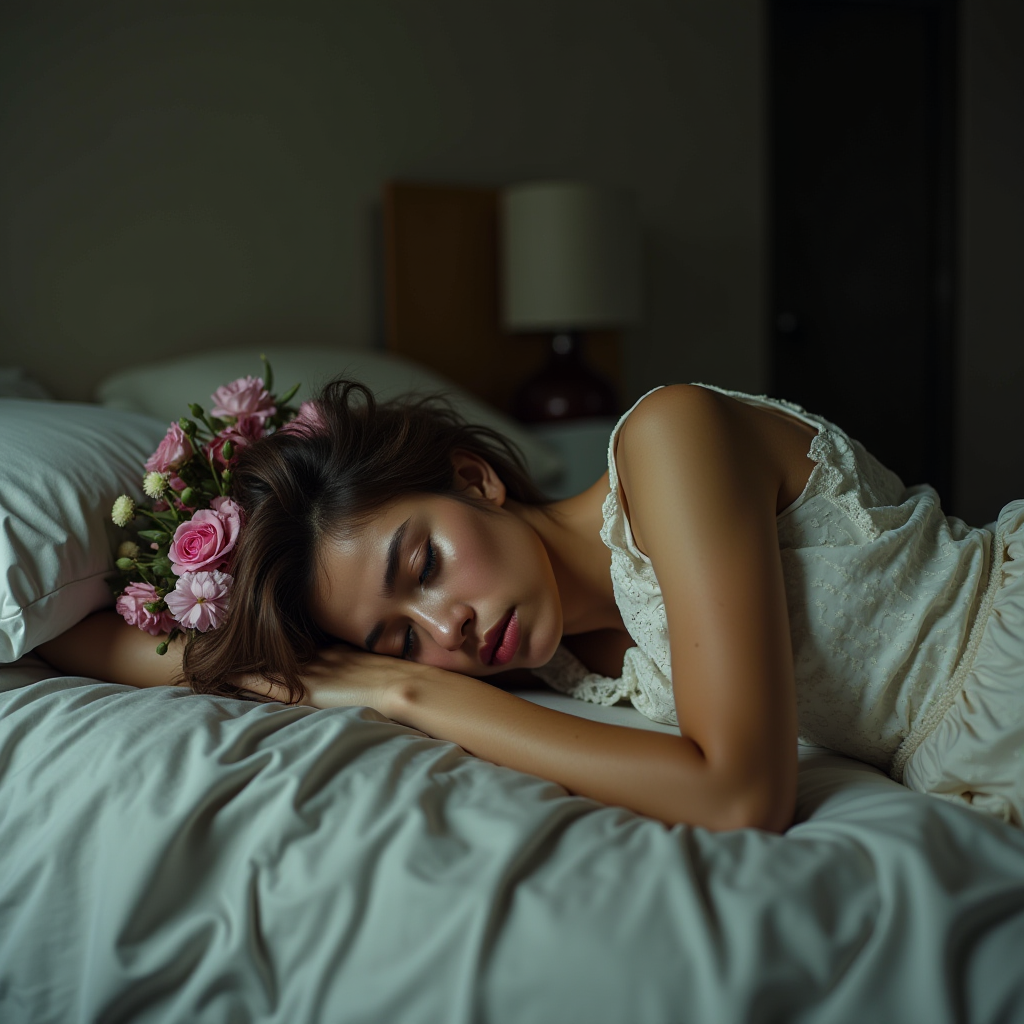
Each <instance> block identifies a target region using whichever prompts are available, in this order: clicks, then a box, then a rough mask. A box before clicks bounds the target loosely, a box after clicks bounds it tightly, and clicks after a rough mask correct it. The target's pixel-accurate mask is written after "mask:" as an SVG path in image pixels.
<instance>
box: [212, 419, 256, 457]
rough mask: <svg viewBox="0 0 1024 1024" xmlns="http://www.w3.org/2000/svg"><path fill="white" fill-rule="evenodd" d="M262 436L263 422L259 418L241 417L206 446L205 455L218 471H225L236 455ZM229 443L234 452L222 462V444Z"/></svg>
mask: <svg viewBox="0 0 1024 1024" xmlns="http://www.w3.org/2000/svg"><path fill="white" fill-rule="evenodd" d="M262 436H263V420H261V419H260V417H259V416H243V417H241V419H239V421H238V422H237V423H235V424H234V425H233V426H230V427H225V429H224V430H222V431H221V432H220V433H219V434H218V435H217V436H216V437H215V438H214V439H213V440H212V441H211V442H210V443H209V444H208V445H207V446H206V454H207V456H209V458H211V459H212V460H213V461H214V463H216V465H217V466H218V467H219V468H220V469H227V468H228V466H229V465H231V464H232V463H233V462H234V461H235V459H236V458H237V457H238V453H239V452H240V451H241V450H242V449H243V448H246V447H248V446H249V445H250V444H252V442H253V441H258V440H259V439H260V438H261V437H262ZM225 441H230V442H231V444H232V446H233V447H234V449H235V451H234V454H233V455H232V456H231V458H230V459H229V460H227V461H225V460H224V456H223V454H222V451H223V448H224V442H225Z"/></svg>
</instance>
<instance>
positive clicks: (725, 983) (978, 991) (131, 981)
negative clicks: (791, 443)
mask: <svg viewBox="0 0 1024 1024" xmlns="http://www.w3.org/2000/svg"><path fill="white" fill-rule="evenodd" d="M40 674H45V673H39V672H38V671H37V672H36V673H35V674H34V675H33V674H32V671H31V669H25V668H20V669H19V668H17V667H15V668H10V669H6V670H4V672H3V673H0V690H2V691H3V692H0V1021H3V1022H4V1024H21V1022H33V1024H37V1022H50V1021H52V1022H55V1024H56V1022H60V1024H70V1022H83V1024H84V1022H93V1021H104V1022H115V1021H154V1022H156V1021H159V1022H178V1021H180V1022H182V1024H195V1022H205V1021H210V1022H216V1024H224V1022H233V1021H239V1022H242V1021H275V1022H276V1021H279V1022H281V1024H303V1022H319V1021H324V1022H352V1024H355V1022H367V1024H371V1022H373V1024H378V1022H380V1024H404V1022H424V1024H462V1022H465V1024H470V1022H495V1024H499V1022H500V1024H506V1022H507V1024H513V1022H514V1024H548V1022H550V1024H574V1022H579V1024H603V1022H608V1024H646V1022H652V1024H654V1022H658V1024H667V1022H673V1024H678V1022H686V1021H693V1022H700V1024H709V1022H710V1024H714V1022H731V1021H737V1022H739V1021H742V1022H756V1021H787V1022H789V1021H807V1022H812V1021H815V1022H816V1021H821V1022H826V1021H828V1022H833V1021H879V1022H886V1021H903V1022H917V1021H921V1022H928V1024H943V1022H947V1021H948V1022H953V1021H971V1022H992V1024H996V1022H1000V1024H1005V1022H1009V1021H1024V835H1022V834H1021V833H1019V832H1016V831H1014V830H1013V829H1011V828H1010V827H1009V826H1006V825H1003V824H1001V823H999V822H996V821H994V820H989V819H987V818H985V817H983V816H982V815H980V814H976V813H975V812H972V811H971V810H970V809H967V808H963V807H959V806H954V805H952V804H947V803H944V802H942V801H940V800H938V799H936V798H933V797H927V796H922V795H919V794H915V793H912V792H910V791H909V790H906V789H904V788H903V787H901V786H898V785H897V784H895V783H894V782H892V781H890V780H889V779H887V778H885V777H884V776H883V775H882V774H881V773H879V772H877V771H875V770H874V769H872V768H868V767H866V766H863V765H860V764H858V763H857V762H854V761H850V760H849V759H846V758H842V757H838V756H836V755H832V754H828V753H827V752H823V751H820V750H804V751H803V752H802V760H801V771H800V795H799V812H798V823H797V824H796V825H794V826H793V827H792V828H791V829H790V830H789V832H788V833H787V834H786V835H784V836H776V835H771V834H766V833H763V832H759V831H756V830H752V829H749V830H742V831H737V832H732V833H719V834H714V833H710V832H707V831H705V830H703V829H699V828H691V827H686V826H678V827H675V828H667V827H665V826H664V825H662V824H660V823H658V822H655V821H652V820H649V819H646V818H643V817H641V816H639V815H636V814H633V813H631V812H629V811H626V810H623V809H620V808H615V807H606V806H602V805H600V804H598V803H596V802H594V801H592V800H589V799H585V798H582V797H577V796H573V795H570V794H568V793H566V791H565V790H564V789H562V788H560V787H559V786H557V785H554V784H552V783H550V782H546V781H544V780H541V779H538V778H535V777H533V776H530V775H525V774H522V773H520V772H515V771H512V770H509V769H506V768H502V767H498V766H496V765H493V764H490V763H488V762H485V761H481V760H479V759H477V758H474V757H471V756H469V755H467V754H466V753H465V752H464V751H462V750H461V749H460V748H459V747H457V746H455V745H453V744H451V743H447V742H442V741H439V740H434V739H430V738H428V737H426V736H423V735H422V734H420V733H417V732H415V731H413V730H409V729H406V728H403V727H401V726H398V725H395V724H393V723H391V722H389V721H387V720H386V719H383V718H382V717H380V716H379V715H377V714H375V713H374V712H372V711H369V710H367V709H338V710H330V711H315V710H313V709H309V708H286V707H283V706H280V705H254V704H250V703H245V702H241V701H234V700H228V699H222V698H215V697H197V696H194V695H192V694H189V693H186V692H184V691H179V690H176V689H171V688H156V689H151V690H135V689H132V688H130V687H123V686H114V685H109V684H104V683H98V682H95V681H91V680H84V679H75V678H61V679H45V680H39V679H38V677H39V675H40ZM33 680H37V681H33Z"/></svg>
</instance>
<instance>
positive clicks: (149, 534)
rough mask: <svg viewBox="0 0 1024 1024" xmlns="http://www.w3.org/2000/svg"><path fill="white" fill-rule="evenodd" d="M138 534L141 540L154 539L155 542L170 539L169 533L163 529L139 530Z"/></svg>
mask: <svg viewBox="0 0 1024 1024" xmlns="http://www.w3.org/2000/svg"><path fill="white" fill-rule="evenodd" d="M139 536H140V537H141V538H142V539H143V540H150V541H155V542H156V543H157V544H162V543H164V542H165V541H169V540H170V539H171V535H170V534H169V533H167V532H166V531H164V530H139Z"/></svg>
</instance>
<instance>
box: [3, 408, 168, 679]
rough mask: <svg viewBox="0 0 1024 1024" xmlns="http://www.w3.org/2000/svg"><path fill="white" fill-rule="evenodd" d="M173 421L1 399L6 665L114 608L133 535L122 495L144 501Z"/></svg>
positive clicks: (4, 647) (93, 409)
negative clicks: (118, 502) (121, 511)
mask: <svg viewBox="0 0 1024 1024" xmlns="http://www.w3.org/2000/svg"><path fill="white" fill-rule="evenodd" d="M166 431H167V424H166V423H162V422H160V421H159V420H154V419H150V418H149V417H148V416H140V415H137V414H135V413H128V412H117V411H115V410H113V409H104V408H102V407H101V406H98V405H81V404H77V403H74V402H47V401H37V400H30V399H14V398H4V399H0V664H4V663H7V662H12V661H16V660H17V659H18V658H20V657H21V656H22V655H23V654H25V653H26V652H27V651H30V650H32V649H33V648H34V647H37V646H38V645H39V644H41V643H44V642H45V641H47V640H52V639H53V638H54V637H55V636H58V635H60V634H61V633H63V632H64V631H65V630H67V629H70V628H71V627H72V626H73V625H74V624H75V623H76V622H78V621H79V620H81V619H83V618H85V616H86V615H88V614H89V613H90V612H94V611H98V610H99V609H100V608H103V607H105V606H107V605H112V604H113V594H112V591H111V589H110V587H109V586H108V584H107V578H108V577H109V576H110V575H111V573H112V572H113V571H114V549H115V548H116V547H117V544H118V541H119V540H124V539H127V537H128V534H127V532H125V531H122V530H118V529H117V527H115V526H114V524H113V523H112V522H111V520H110V508H111V506H112V505H113V503H114V500H115V498H117V496H118V495H119V494H131V495H133V496H134V497H135V498H137V499H138V498H141V497H142V475H143V473H144V472H145V471H144V469H143V468H142V467H143V463H144V462H145V461H146V459H147V458H149V456H150V455H151V454H152V453H153V451H154V449H155V448H156V446H157V445H158V444H159V443H160V439H161V438H162V437H163V436H164V434H165V433H166Z"/></svg>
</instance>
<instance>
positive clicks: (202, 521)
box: [167, 498, 242, 576]
mask: <svg viewBox="0 0 1024 1024" xmlns="http://www.w3.org/2000/svg"><path fill="white" fill-rule="evenodd" d="M211 504H212V505H213V508H204V509H202V510H200V511H199V512H197V513H196V514H195V515H194V516H193V517H192V518H191V519H190V520H189V521H188V522H187V523H181V524H180V525H179V526H178V528H177V529H176V530H175V531H174V538H173V540H172V541H171V546H170V549H169V550H168V552H167V557H168V558H170V560H171V571H172V572H173V573H174V575H175V576H183V575H184V574H185V573H188V572H199V570H201V569H219V568H221V567H222V566H223V565H224V564H225V563H226V561H227V555H228V553H229V552H230V551H231V550H232V549H233V548H234V546H235V541H237V540H238V533H239V531H240V530H241V528H242V510H241V508H240V507H239V506H238V505H237V504H236V503H235V502H233V501H232V500H231V499H230V498H214V499H213V502H212V503H211Z"/></svg>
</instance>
